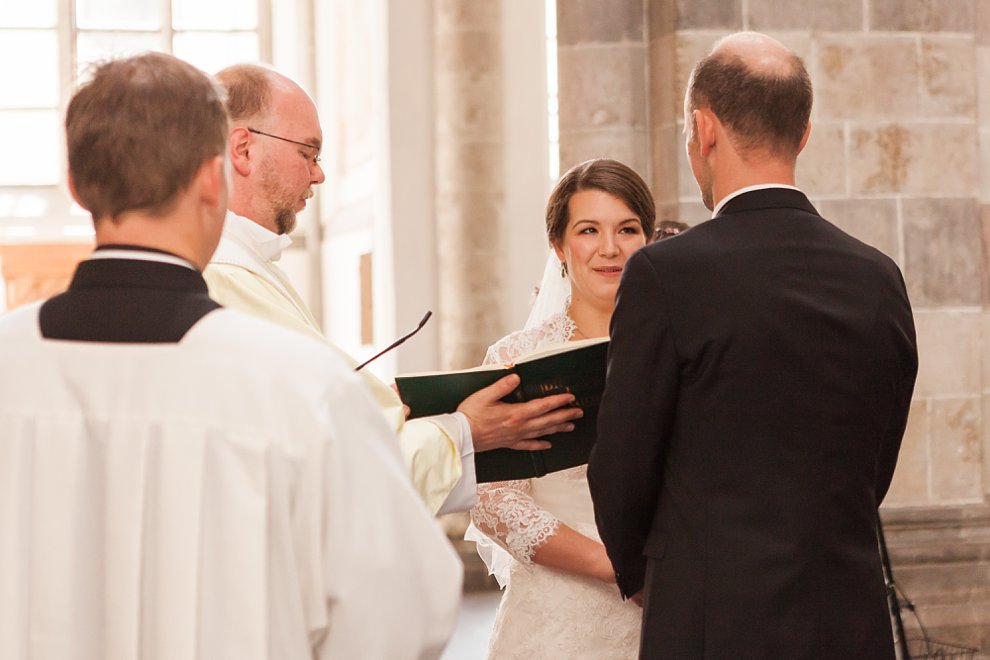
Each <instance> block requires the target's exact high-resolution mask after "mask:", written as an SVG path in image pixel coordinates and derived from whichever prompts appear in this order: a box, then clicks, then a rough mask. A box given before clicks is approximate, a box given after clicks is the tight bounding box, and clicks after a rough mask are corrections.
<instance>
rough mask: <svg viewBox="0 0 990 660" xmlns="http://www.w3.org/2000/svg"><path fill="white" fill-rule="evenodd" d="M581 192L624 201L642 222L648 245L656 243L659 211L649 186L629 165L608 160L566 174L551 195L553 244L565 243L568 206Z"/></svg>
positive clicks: (549, 213) (597, 160)
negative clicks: (654, 239) (586, 191)
mask: <svg viewBox="0 0 990 660" xmlns="http://www.w3.org/2000/svg"><path fill="white" fill-rule="evenodd" d="M582 190H600V191H602V192H604V193H608V194H609V195H612V196H613V197H615V198H616V199H620V200H622V203H623V204H625V205H626V206H628V207H629V210H630V211H632V212H633V213H635V214H636V217H638V218H639V223H640V225H642V227H643V234H644V235H645V236H646V241H647V242H648V243H649V242H650V241H652V240H653V228H654V226H655V224H656V219H657V211H656V205H655V204H654V202H653V195H652V194H651V193H650V188H649V186H647V185H646V182H645V181H643V178H642V177H641V176H639V175H638V174H636V171H635V170H633V169H632V168H631V167H629V166H628V165H623V164H622V163H620V162H619V161H617V160H611V159H609V158H595V159H593V160H586V161H585V162H583V163H581V164H579V165H575V166H574V167H572V168H571V169H569V170H567V172H565V173H564V176H562V177H560V181H558V182H557V185H556V186H554V188H553V192H551V193H550V199H548V200H547V214H546V217H547V238H548V239H549V240H550V243H551V244H559V243H560V242H561V241H562V240H563V238H564V230H565V229H567V221H568V219H569V218H568V215H569V214H568V204H569V202H570V201H571V197H572V196H573V195H574V193H577V192H581V191H582Z"/></svg>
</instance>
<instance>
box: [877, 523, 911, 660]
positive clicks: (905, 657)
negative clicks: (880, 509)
mask: <svg viewBox="0 0 990 660" xmlns="http://www.w3.org/2000/svg"><path fill="white" fill-rule="evenodd" d="M877 543H878V544H879V546H880V563H881V564H882V565H883V581H884V584H885V585H886V587H887V607H888V608H889V609H890V615H891V617H893V619H894V634H895V635H896V636H897V645H898V646H899V647H900V651H901V660H911V651H910V650H909V649H908V643H907V638H906V637H905V636H904V620H903V619H901V604H900V602H899V601H898V600H897V586H896V584H895V583H894V574H893V573H892V572H891V570H890V555H888V554H887V540H886V539H885V538H884V535H883V525H882V524H881V523H880V516H879V515H877Z"/></svg>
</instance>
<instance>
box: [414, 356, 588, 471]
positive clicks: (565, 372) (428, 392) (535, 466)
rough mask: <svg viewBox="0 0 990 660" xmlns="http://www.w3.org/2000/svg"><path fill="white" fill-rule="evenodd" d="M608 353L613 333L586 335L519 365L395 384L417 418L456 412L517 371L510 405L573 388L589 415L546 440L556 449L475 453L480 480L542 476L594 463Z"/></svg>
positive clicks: (420, 376) (425, 376)
mask: <svg viewBox="0 0 990 660" xmlns="http://www.w3.org/2000/svg"><path fill="white" fill-rule="evenodd" d="M607 353H608V338H607V337H601V338H596V339H585V340H582V341H574V342H567V343H566V344H556V345H554V346H548V347H545V348H542V349H539V350H537V351H533V352H532V353H527V354H526V355H523V356H521V357H519V358H518V359H517V360H516V362H515V363H513V364H507V365H501V364H491V365H484V366H481V367H474V368H472V369H463V370H460V371H442V372H440V371H438V372H429V373H418V374H404V375H402V376H397V377H396V379H395V384H396V386H397V387H398V389H399V394H400V396H401V397H402V401H403V403H405V404H406V405H407V406H409V408H410V410H411V411H412V413H411V415H410V417H412V418H416V417H427V416H430V415H442V414H445V413H452V412H454V411H456V410H457V406H459V405H460V404H461V402H462V401H463V400H464V399H466V398H467V397H468V396H470V395H471V394H474V393H475V392H477V391H478V390H480V389H482V388H483V387H487V386H488V385H491V384H492V383H494V382H495V381H497V380H499V379H500V378H503V377H505V376H508V375H509V374H512V373H515V374H518V375H519V379H520V382H519V387H517V388H516V389H515V390H513V391H512V393H511V394H509V396H507V397H505V398H504V399H503V401H505V402H507V403H515V402H522V401H530V400H531V399H538V398H540V397H544V396H549V395H551V394H563V393H565V392H570V393H571V394H573V395H574V396H575V399H576V401H575V405H577V406H578V407H580V408H581V409H582V410H583V411H584V416H583V417H582V418H581V419H578V420H576V421H575V422H574V430H573V431H570V432H567V433H557V434H554V435H551V436H546V437H545V438H541V440H549V441H550V442H551V443H552V444H553V446H552V447H551V448H550V449H545V450H541V451H519V450H516V449H493V450H491V451H486V452H480V453H476V454H475V455H474V465H475V470H476V471H477V476H478V482H479V483H481V482H486V481H508V480H512V479H528V478H531V477H542V476H543V475H545V474H547V473H548V472H556V471H557V470H564V469H566V468H569V467H574V466H575V465H581V464H583V463H587V462H588V456H589V455H590V454H591V448H592V446H593V445H594V444H595V424H596V421H597V418H598V405H599V403H600V402H601V397H602V390H604V389H605V365H606V357H607Z"/></svg>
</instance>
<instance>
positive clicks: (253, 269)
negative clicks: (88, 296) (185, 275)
mask: <svg viewBox="0 0 990 660" xmlns="http://www.w3.org/2000/svg"><path fill="white" fill-rule="evenodd" d="M291 242H292V240H291V239H290V238H289V237H288V236H284V235H281V236H280V235H277V234H275V233H273V232H271V231H268V230H267V229H265V228H264V227H262V226H260V225H258V224H257V223H255V222H252V221H251V220H248V219H247V218H243V217H241V216H238V215H237V214H235V213H228V214H227V219H226V222H225V224H224V229H223V237H222V238H221V240H220V245H219V246H218V247H217V250H216V253H215V254H214V255H213V259H212V260H211V261H210V265H209V266H208V267H207V269H206V271H205V272H204V274H203V276H204V278H205V279H206V282H207V284H208V285H209V289H210V297H211V298H213V299H214V300H216V301H217V302H219V303H220V304H222V305H223V306H224V307H229V308H231V309H237V310H240V311H243V312H247V313H249V314H253V315H255V316H259V317H261V318H265V319H268V320H270V321H274V322H275V323H278V324H280V325H284V326H285V327H288V328H293V329H294V330H298V331H299V332H301V333H303V334H306V335H309V336H311V337H315V338H317V339H319V340H321V341H323V342H325V343H326V344H327V345H328V346H330V347H331V348H332V349H333V350H334V351H336V352H337V353H338V354H339V355H340V356H341V358H342V359H343V360H345V361H346V362H348V363H349V364H352V365H356V364H357V363H356V362H355V361H354V360H353V359H352V358H351V357H350V356H348V355H347V354H346V353H344V352H343V351H342V350H341V349H340V348H338V347H337V346H336V345H334V344H333V343H332V342H330V341H329V340H327V339H326V338H325V337H324V336H323V333H322V331H321V330H320V327H319V325H318V324H317V322H316V320H315V319H314V318H313V315H312V314H311V313H310V311H309V308H308V307H307V305H306V303H305V302H304V301H303V300H302V297H301V296H300V295H299V293H298V292H297V291H296V290H295V288H294V287H293V286H292V283H291V282H290V281H289V278H288V277H286V275H285V273H283V272H282V270H281V269H280V268H279V267H278V266H277V265H276V264H275V262H276V261H278V260H279V258H280V257H281V254H282V251H283V250H284V249H285V248H286V247H287V246H288V245H289V244H290V243H291ZM360 374H361V376H362V377H363V379H364V381H365V383H366V384H367V386H368V388H369V389H370V390H371V392H372V394H373V395H374V397H375V401H376V402H377V403H378V406H379V408H381V410H382V413H383V414H384V415H385V418H386V419H387V420H388V422H389V424H390V425H391V427H392V429H393V430H394V431H395V432H396V434H397V435H398V437H399V448H400V451H401V452H402V455H403V457H404V459H405V461H406V464H407V465H408V468H409V471H410V473H411V475H412V480H413V485H414V486H415V488H416V490H417V491H418V492H419V493H420V495H421V496H422V498H423V501H424V502H426V505H427V507H429V509H430V510H431V511H433V512H434V513H440V514H442V513H452V512H455V511H467V510H469V509H470V508H471V507H472V506H474V503H475V502H476V501H477V482H476V480H475V473H474V446H473V443H472V441H471V428H470V426H469V425H468V423H467V419H466V418H465V417H464V416H463V415H462V414H460V413H455V414H453V415H438V416H435V417H428V418H423V419H413V420H408V421H407V420H406V419H405V413H404V411H403V407H402V401H400V400H399V397H398V395H397V394H396V393H395V391H394V390H392V388H391V387H389V386H387V385H386V384H385V383H383V382H381V381H380V380H379V379H378V378H376V377H375V376H374V374H372V373H371V372H370V371H369V370H367V369H363V370H362V371H361V372H360Z"/></svg>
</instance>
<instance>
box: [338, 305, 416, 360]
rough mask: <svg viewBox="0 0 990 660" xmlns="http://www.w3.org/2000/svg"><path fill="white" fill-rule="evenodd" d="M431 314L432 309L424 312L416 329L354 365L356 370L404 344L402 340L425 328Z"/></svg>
mask: <svg viewBox="0 0 990 660" xmlns="http://www.w3.org/2000/svg"><path fill="white" fill-rule="evenodd" d="M431 316H433V312H431V311H428V312H426V314H424V315H423V318H422V319H421V320H420V322H419V325H417V326H416V329H415V330H413V331H412V332H410V333H409V334H407V335H403V336H402V337H399V338H398V339H396V340H395V341H393V342H392V343H391V344H389V345H388V346H386V347H385V348H383V349H382V350H380V351H379V352H377V353H375V354H374V355H372V356H371V357H370V358H368V359H367V360H365V361H364V362H362V363H361V364H359V365H358V366H356V367H354V371H361V370H362V369H364V367H365V365H366V364H368V363H369V362H373V361H374V360H377V359H378V358H380V357H381V356H383V355H385V354H386V353H388V352H389V351H390V350H392V349H393V348H396V347H398V346H399V345H400V344H402V342H404V341H405V340H407V339H409V338H410V337H412V336H413V335H414V334H416V333H417V332H419V331H420V330H422V329H423V326H424V325H426V322H427V321H429V320H430V317H431Z"/></svg>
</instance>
